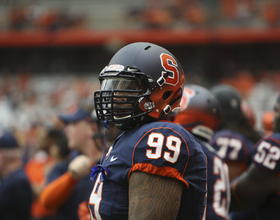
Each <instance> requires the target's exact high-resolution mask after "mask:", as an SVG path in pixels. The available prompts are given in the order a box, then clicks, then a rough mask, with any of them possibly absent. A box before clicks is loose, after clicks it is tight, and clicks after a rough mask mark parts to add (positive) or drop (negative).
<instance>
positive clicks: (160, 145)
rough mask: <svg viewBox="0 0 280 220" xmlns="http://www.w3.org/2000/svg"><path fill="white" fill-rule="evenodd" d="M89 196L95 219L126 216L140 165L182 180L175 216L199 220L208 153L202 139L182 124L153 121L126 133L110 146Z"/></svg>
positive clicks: (144, 169)
mask: <svg viewBox="0 0 280 220" xmlns="http://www.w3.org/2000/svg"><path fill="white" fill-rule="evenodd" d="M102 165H103V166H105V167H107V169H108V170H109V173H108V174H107V179H106V180H105V181H104V182H100V181H99V180H100V175H99V176H98V177H97V180H96V181H95V185H94V188H93V191H92V193H91V196H90V200H89V208H90V212H91V215H92V219H103V220H107V219H108V220H109V219H119V220H122V219H128V185H129V176H130V174H131V173H132V172H133V171H136V170H140V171H143V172H146V173H150V174H156V175H161V176H166V177H171V178H175V179H178V180H179V181H181V182H183V183H184V186H185V187H184V190H183V194H182V199H181V206H180V210H179V213H178V216H177V219H193V220H196V219H197V220H201V219H202V217H203V213H204V209H205V205H206V199H205V194H206V178H207V177H206V157H205V154H204V153H203V150H202V147H201V144H200V143H199V142H198V141H197V140H196V139H195V138H194V137H193V136H192V135H191V134H190V133H189V132H188V131H186V130H185V129H184V128H183V127H181V126H180V125H177V124H173V123H168V122H153V123H149V124H145V125H143V126H141V127H138V128H134V129H132V130H131V131H127V132H124V133H123V134H122V135H120V136H119V137H118V138H117V140H116V141H115V142H114V144H113V146H112V147H111V148H110V149H109V152H108V153H107V155H106V158H105V160H104V162H103V164H102Z"/></svg>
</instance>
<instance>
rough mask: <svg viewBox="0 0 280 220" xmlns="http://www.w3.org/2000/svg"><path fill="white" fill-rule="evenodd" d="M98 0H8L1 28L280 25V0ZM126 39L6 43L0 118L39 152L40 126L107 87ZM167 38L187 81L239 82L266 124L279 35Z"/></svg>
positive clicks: (1, 71)
mask: <svg viewBox="0 0 280 220" xmlns="http://www.w3.org/2000/svg"><path fill="white" fill-rule="evenodd" d="M90 2H91V4H89V1H87V0H84V1H81V2H80V3H79V4H78V5H77V3H76V2H75V1H67V4H65V1H42V0H41V1H39V0H36V1H17V0H13V1H10V0H9V1H7V0H1V1H0V5H1V12H2V13H1V15H0V30H1V31H3V32H4V31H7V30H18V31H29V30H35V31H41V30H47V31H56V30H61V29H81V28H82V29H91V30H95V29H98V28H110V27H115V28H119V27H124V28H127V29H129V28H148V29H159V28H160V29H170V30H172V29H174V28H182V29H188V28H201V27H202V28H203V27H206V28H219V27H224V28H227V27H230V26H237V27H239V26H240V27H244V26H248V27H260V28H263V27H279V26H280V2H279V1H277V0H188V1H185V0H172V1H171V0H170V1H161V0H141V1H137V2H131V1H122V3H120V2H118V1H110V2H104V1H97V0H95V1H90ZM105 10H106V11H105ZM105 12H106V13H105ZM120 23H121V24H122V26H121V25H120ZM174 41H176V39H174ZM111 46H112V45H111ZM120 46H122V43H120V45H118V44H117V45H113V48H111V47H110V45H107V46H106V45H105V46H104V45H103V46H98V45H97V46H94V47H86V46H83V47H81V46H73V47H71V46H69V47H59V46H58V47H49V48H46V47H30V48H29V47H19V48H18V47H4V48H2V49H3V50H2V54H0V57H1V59H0V65H1V66H0V74H1V76H0V77H1V78H0V92H1V93H0V123H1V124H2V125H3V126H5V127H12V128H14V129H16V130H17V131H19V132H20V133H21V137H22V138H21V139H22V141H23V145H25V146H27V149H28V151H30V152H32V145H34V143H35V142H36V140H35V139H36V137H35V135H36V129H37V127H40V126H50V125H51V124H52V121H53V120H54V118H55V116H56V115H57V114H59V113H61V112H68V111H71V109H73V108H74V107H75V106H76V105H77V103H78V101H79V100H81V99H82V98H85V97H88V96H92V95H93V92H94V90H95V89H97V88H98V87H99V85H98V80H97V77H98V73H99V71H101V70H102V68H103V67H104V66H105V65H106V63H107V62H108V61H109V57H111V55H112V53H114V52H115V51H116V50H117V49H118V48H119V47H120ZM163 46H165V47H167V48H168V49H169V50H170V51H172V52H173V53H174V54H175V55H176V56H177V57H178V59H179V60H180V62H181V63H182V65H183V68H184V70H185V73H186V76H187V78H186V79H187V80H186V82H187V83H196V84H200V85H203V86H205V87H208V88H209V87H211V86H213V85H214V84H217V83H227V84H230V85H233V86H234V87H236V88H238V89H239V90H240V92H241V93H242V94H243V96H244V98H245V99H246V100H247V101H248V103H249V104H250V106H251V107H252V109H253V110H254V113H255V116H256V127H257V128H258V129H259V130H261V129H262V122H261V117H262V114H263V113H264V112H265V111H267V110H272V106H273V103H274V99H273V98H274V97H275V95H276V94H277V92H278V91H279V90H280V85H279V83H278V82H279V78H280V72H279V71H280V64H279V59H280V54H279V53H278V52H277V51H276V48H278V47H279V44H278V43H277V42H275V44H273V43H272V44H270V45H266V44H262V43H260V44H258V45H250V44H247V45H246V44H244V45H238V46H237V45H234V44H233V45H212V46H211V45H207V44H202V45H179V46H173V45H163ZM256 48H257V49H256ZM30 152H29V153H28V154H31V155H32V153H30Z"/></svg>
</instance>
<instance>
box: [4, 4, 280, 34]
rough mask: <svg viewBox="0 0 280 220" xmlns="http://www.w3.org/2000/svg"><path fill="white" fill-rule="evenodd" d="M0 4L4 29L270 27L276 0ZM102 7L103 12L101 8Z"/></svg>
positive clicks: (278, 13) (275, 22)
mask: <svg viewBox="0 0 280 220" xmlns="http://www.w3.org/2000/svg"><path fill="white" fill-rule="evenodd" d="M88 2H91V3H93V4H91V5H89V4H87V3H88ZM0 4H1V6H2V7H3V8H6V11H4V13H2V15H1V19H0V27H2V29H6V30H7V29H10V30H34V29H35V30H49V31H55V30H60V29H67V28H88V27H94V28H97V29H98V28H102V25H103V26H106V27H109V26H110V27H116V26H115V25H116V24H117V26H123V27H125V26H128V27H130V28H133V27H141V28H197V27H210V28H213V27H226V26H254V27H276V26H279V24H280V3H279V1H277V0H187V1H185V0H165V1H161V0H140V1H137V2H131V1H127V0H126V1H122V2H121V3H120V4H118V1H110V2H107V1H106V2H102V1H97V0H96V1H87V0H84V1H81V2H80V4H79V5H78V7H77V5H75V1H69V2H67V4H65V2H64V1H48V2H47V3H46V2H44V1H39V0H36V1H17V0H13V1H10V0H2V1H0ZM100 9H101V10H100ZM103 9H104V10H107V11H108V12H106V13H102V11H103ZM101 13H102V14H103V15H99V16H95V14H101ZM5 14H6V16H3V15H5ZM118 21H120V22H121V23H122V24H120V23H118ZM105 23H106V24H105ZM104 24H105V25H104Z"/></svg>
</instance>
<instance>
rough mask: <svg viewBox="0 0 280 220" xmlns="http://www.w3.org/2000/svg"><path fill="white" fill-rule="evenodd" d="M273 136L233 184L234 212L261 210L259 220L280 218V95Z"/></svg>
mask: <svg viewBox="0 0 280 220" xmlns="http://www.w3.org/2000/svg"><path fill="white" fill-rule="evenodd" d="M274 110H275V114H274V119H273V134H272V135H270V136H268V137H265V138H264V139H262V140H261V141H260V142H259V143H258V144H257V145H256V147H255V151H254V155H253V157H252V158H253V163H252V164H251V166H250V167H249V169H248V171H247V172H245V173H244V174H242V175H241V176H240V178H238V179H237V180H236V181H234V182H233V183H232V186H231V190H232V195H233V196H232V200H231V206H230V209H231V210H233V211H237V210H243V209H248V208H251V207H256V208H257V216H258V219H260V220H262V219H280V209H279V204H280V194H279V191H280V178H279V177H280V95H279V96H278V98H277V101H276V103H275V107H274Z"/></svg>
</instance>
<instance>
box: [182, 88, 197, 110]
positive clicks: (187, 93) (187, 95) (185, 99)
mask: <svg viewBox="0 0 280 220" xmlns="http://www.w3.org/2000/svg"><path fill="white" fill-rule="evenodd" d="M194 96H195V91H194V90H192V89H189V88H184V92H183V96H182V99H181V103H180V107H181V111H183V110H185V109H186V108H187V107H188V105H189V103H190V101H191V98H192V97H194Z"/></svg>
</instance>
